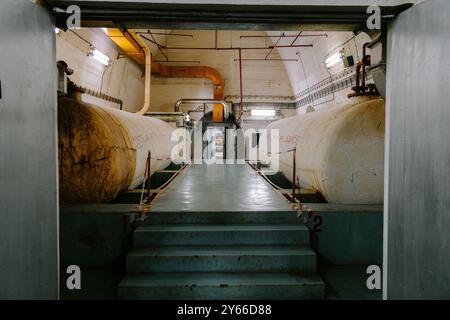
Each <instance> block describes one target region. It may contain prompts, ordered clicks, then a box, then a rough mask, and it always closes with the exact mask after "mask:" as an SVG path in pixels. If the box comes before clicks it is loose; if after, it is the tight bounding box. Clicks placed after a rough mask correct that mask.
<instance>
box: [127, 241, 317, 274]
mask: <svg viewBox="0 0 450 320" xmlns="http://www.w3.org/2000/svg"><path fill="white" fill-rule="evenodd" d="M261 270H264V272H307V273H311V272H314V271H315V270H316V254H315V253H314V251H312V250H311V249H310V248H308V247H294V246H284V247H279V246H217V247H211V246H194V247H192V246H182V247H156V248H144V249H136V250H133V251H132V252H130V253H129V254H128V257H127V272H128V273H129V274H137V273H152V272H258V271H261Z"/></svg>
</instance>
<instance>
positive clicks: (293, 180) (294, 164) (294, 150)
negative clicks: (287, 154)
mask: <svg viewBox="0 0 450 320" xmlns="http://www.w3.org/2000/svg"><path fill="white" fill-rule="evenodd" d="M296 151H297V148H296V147H294V149H293V155H292V201H293V202H295V175H296V171H297V169H296V163H295V154H296Z"/></svg>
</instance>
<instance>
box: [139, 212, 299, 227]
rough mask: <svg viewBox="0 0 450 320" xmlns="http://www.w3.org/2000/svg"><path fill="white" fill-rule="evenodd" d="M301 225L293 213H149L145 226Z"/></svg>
mask: <svg viewBox="0 0 450 320" xmlns="http://www.w3.org/2000/svg"><path fill="white" fill-rule="evenodd" d="M269 221H270V222H271V223H279V224H281V223H290V224H293V223H301V220H300V218H297V213H296V212H295V211H259V212H257V211H253V212H250V211H247V212H240V211H231V212H214V211H213V212H186V211H184V212H182V211H181V212H180V211H179V212H150V214H149V216H148V218H147V219H146V220H145V223H144V224H146V225H155V224H179V223H183V224H190V223H192V224H208V223H211V224H221V223H233V224H240V223H267V222H269Z"/></svg>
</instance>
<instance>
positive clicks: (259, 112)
mask: <svg viewBox="0 0 450 320" xmlns="http://www.w3.org/2000/svg"><path fill="white" fill-rule="evenodd" d="M275 113H276V112H275V110H274V109H252V111H251V115H252V116H254V117H273V116H274V115H275Z"/></svg>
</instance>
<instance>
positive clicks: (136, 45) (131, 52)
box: [107, 29, 225, 115]
mask: <svg viewBox="0 0 450 320" xmlns="http://www.w3.org/2000/svg"><path fill="white" fill-rule="evenodd" d="M107 35H108V36H109V37H110V38H111V40H113V41H114V42H115V43H116V44H117V45H118V46H119V47H120V48H121V49H122V50H123V51H124V52H125V54H126V55H127V56H129V57H130V58H132V59H133V60H134V61H136V62H137V63H138V64H139V65H144V66H145V92H144V105H143V106H142V108H141V109H140V110H139V111H137V112H136V113H137V114H141V115H143V114H145V113H146V112H147V111H148V110H149V108H150V88H151V76H152V73H153V74H158V75H161V76H163V77H180V78H181V77H183V78H208V79H210V80H211V81H212V82H213V85H214V90H213V98H214V99H215V100H222V99H223V78H222V76H221V75H220V73H219V72H218V71H217V70H216V69H213V68H211V67H207V66H184V67H181V66H166V65H161V64H160V63H158V62H155V61H153V62H152V56H151V52H150V49H149V47H148V46H147V45H146V44H145V43H144V42H143V41H142V40H141V39H140V38H139V36H138V34H137V33H134V32H129V31H122V30H120V29H107ZM146 39H147V38H146ZM148 40H150V39H148ZM150 41H151V40H150ZM151 42H153V43H155V44H156V45H157V46H158V49H159V50H160V51H162V49H166V47H165V46H162V45H160V44H158V43H157V42H156V41H151ZM224 110H225V109H224Z"/></svg>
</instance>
